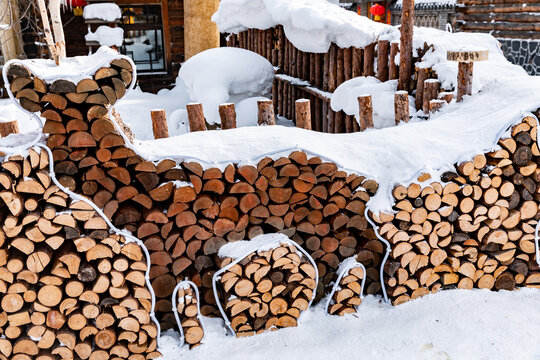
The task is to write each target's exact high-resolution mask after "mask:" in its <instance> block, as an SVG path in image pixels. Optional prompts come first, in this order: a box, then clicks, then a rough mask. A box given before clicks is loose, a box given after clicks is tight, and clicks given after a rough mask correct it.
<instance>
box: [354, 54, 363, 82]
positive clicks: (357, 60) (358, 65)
mask: <svg viewBox="0 0 540 360" xmlns="http://www.w3.org/2000/svg"><path fill="white" fill-rule="evenodd" d="M359 76H362V58H361V55H360V49H357V48H352V77H353V78H355V77H359Z"/></svg>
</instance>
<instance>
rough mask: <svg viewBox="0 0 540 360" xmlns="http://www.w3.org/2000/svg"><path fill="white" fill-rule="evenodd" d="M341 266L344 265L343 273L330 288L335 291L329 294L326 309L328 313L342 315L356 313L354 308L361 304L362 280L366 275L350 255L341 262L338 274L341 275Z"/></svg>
mask: <svg viewBox="0 0 540 360" xmlns="http://www.w3.org/2000/svg"><path fill="white" fill-rule="evenodd" d="M349 262H352V264H350V265H349V264H348V263H349ZM354 263H356V264H354ZM343 266H346V268H345V269H343V270H344V274H343V276H342V277H341V279H339V284H338V286H337V288H335V289H332V290H333V291H334V290H335V291H334V292H333V294H331V299H329V302H328V308H327V311H328V313H329V314H330V315H339V316H344V315H347V314H352V313H356V308H357V307H358V306H360V305H361V304H362V293H363V291H362V290H363V289H362V280H363V279H364V278H365V276H366V275H365V272H364V269H362V267H361V266H360V265H358V263H357V262H356V259H355V258H354V257H352V258H349V259H346V260H345V261H344V262H343V263H342V264H341V266H340V269H339V270H338V276H339V275H341V271H340V270H341V268H342V267H343ZM337 280H338V279H336V281H337Z"/></svg>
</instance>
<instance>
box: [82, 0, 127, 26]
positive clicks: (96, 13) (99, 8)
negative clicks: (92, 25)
mask: <svg viewBox="0 0 540 360" xmlns="http://www.w3.org/2000/svg"><path fill="white" fill-rule="evenodd" d="M83 17H84V19H85V20H103V21H106V22H114V21H116V20H119V19H120V18H121V17H122V11H121V10H120V7H119V6H118V5H116V4H115V3H95V4H88V5H86V6H85V7H84V10H83Z"/></svg>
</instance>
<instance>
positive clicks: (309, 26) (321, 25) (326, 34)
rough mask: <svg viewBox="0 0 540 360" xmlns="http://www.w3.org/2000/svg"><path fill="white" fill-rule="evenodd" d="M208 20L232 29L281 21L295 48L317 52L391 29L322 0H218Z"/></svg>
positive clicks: (371, 39)
mask: <svg viewBox="0 0 540 360" xmlns="http://www.w3.org/2000/svg"><path fill="white" fill-rule="evenodd" d="M212 20H213V21H214V22H216V23H217V25H218V27H219V30H220V31H221V32H232V33H238V32H240V31H242V30H245V29H246V28H250V29H261V30H264V29H268V28H270V27H273V26H275V25H278V24H281V25H283V28H284V30H285V34H286V35H287V38H288V39H289V40H290V41H291V42H292V43H293V44H294V45H295V46H296V47H297V48H298V49H300V50H302V51H307V52H317V53H320V52H326V51H327V50H328V48H329V47H330V44H331V43H336V44H337V45H338V46H340V47H344V48H345V47H350V46H356V47H364V46H366V45H368V44H371V43H372V42H374V41H375V40H376V39H377V37H378V36H379V35H380V34H381V33H383V32H385V31H387V30H389V29H391V26H389V25H385V24H381V23H378V22H374V21H371V20H369V19H368V18H367V17H365V16H359V15H357V14H356V13H354V12H352V11H348V10H345V9H343V8H342V7H340V6H338V5H335V4H332V3H329V2H328V1H326V0H294V1H290V0H222V1H221V2H220V4H219V8H218V11H217V12H216V13H215V14H214V16H213V17H212Z"/></svg>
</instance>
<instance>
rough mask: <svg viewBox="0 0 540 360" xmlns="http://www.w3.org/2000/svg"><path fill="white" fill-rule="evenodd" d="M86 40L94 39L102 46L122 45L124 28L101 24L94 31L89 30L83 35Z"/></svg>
mask: <svg viewBox="0 0 540 360" xmlns="http://www.w3.org/2000/svg"><path fill="white" fill-rule="evenodd" d="M84 38H85V40H86V41H96V42H98V43H99V45H104V46H122V43H123V42H124V29H122V28H121V27H114V28H113V27H110V26H106V25H101V26H100V27H98V28H97V29H96V31H95V32H89V33H88V34H86V35H85V36H84Z"/></svg>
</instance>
